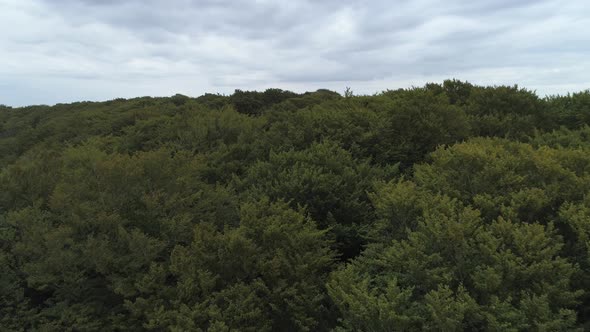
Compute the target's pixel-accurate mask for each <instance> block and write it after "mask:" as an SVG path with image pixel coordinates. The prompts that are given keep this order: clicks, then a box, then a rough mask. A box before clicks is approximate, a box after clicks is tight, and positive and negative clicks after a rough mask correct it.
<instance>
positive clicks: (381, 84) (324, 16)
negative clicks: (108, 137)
mask: <svg viewBox="0 0 590 332" xmlns="http://www.w3.org/2000/svg"><path fill="white" fill-rule="evenodd" d="M449 78H456V79H460V80H467V81H469V82H471V83H475V84H482V85H501V84H506V85H514V84H518V85H519V86H521V87H525V88H528V89H530V90H534V91H536V92H537V94H539V95H540V96H544V95H554V94H565V93H568V92H576V91H581V90H586V89H589V88H590V6H589V5H588V3H587V0H568V1H553V0H550V1H532V0H526V1H519V0H478V1H473V0H470V1H459V0H446V1H439V0H382V1H352V0H310V1H306V0H285V1H278V0H277V1H270V0H257V1H241V0H232V1H229V0H219V1H215V0H200V1H197V0H159V1H157V0H0V104H5V105H9V106H24V105H32V104H55V103H64V102H74V101H83V100H92V101H98V100H109V99H114V98H120V97H122V98H131V97H138V96H169V95H173V94H176V93H181V94H185V95H188V96H199V95H202V94H204V93H206V92H209V93H222V94H229V93H232V92H233V91H234V90H235V89H243V90H264V89H267V88H271V87H272V88H281V89H286V90H292V91H296V92H304V91H315V90H316V89H319V88H327V89H331V90H334V91H337V92H340V93H342V92H343V91H344V89H345V88H346V87H350V88H351V89H352V91H353V92H354V93H355V94H373V93H378V92H381V91H383V90H387V89H397V88H407V87H411V86H421V85H423V84H425V83H427V82H439V83H440V82H442V81H443V80H445V79H449Z"/></svg>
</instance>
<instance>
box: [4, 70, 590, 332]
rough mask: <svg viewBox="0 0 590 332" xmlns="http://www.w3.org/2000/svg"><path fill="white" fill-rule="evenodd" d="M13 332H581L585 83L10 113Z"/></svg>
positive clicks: (584, 315) (585, 251) (589, 212)
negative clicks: (551, 89)
mask: <svg viewBox="0 0 590 332" xmlns="http://www.w3.org/2000/svg"><path fill="white" fill-rule="evenodd" d="M0 249H1V251H0V330H2V331H143V330H153V331H216V332H221V331H271V330H272V331H397V330H399V331H422V330H435V331H461V330H466V331H569V330H580V331H581V330H584V329H590V91H585V92H579V93H574V94H571V95H566V96H553V97H545V98H541V97H539V96H537V95H536V94H535V93H534V92H531V91H529V90H526V89H522V88H519V87H516V86H514V87H512V86H495V87H482V86H475V85H472V84H469V83H466V82H461V81H457V80H448V81H445V82H443V83H442V84H427V85H425V86H424V87H416V88H411V89H400V90H388V91H384V92H382V93H380V94H376V95H373V96H356V95H354V94H352V93H351V92H350V91H348V90H347V93H345V94H344V95H343V96H342V95H340V94H338V93H336V92H332V91H328V90H318V91H315V92H310V93H304V94H297V93H293V92H289V91H283V90H279V89H269V90H266V91H264V92H254V91H240V90H236V92H235V93H234V94H232V95H230V96H224V95H216V94H205V95H203V96H201V97H198V98H189V97H187V96H183V95H175V96H173V97H170V98H152V97H142V98H135V99H129V100H124V99H116V100H111V101H107V102H79V103H73V104H58V105H55V106H51V107H50V106H30V107H23V108H11V107H7V106H0Z"/></svg>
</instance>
